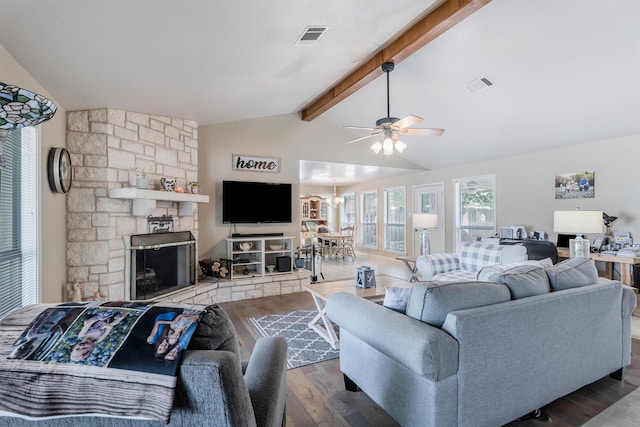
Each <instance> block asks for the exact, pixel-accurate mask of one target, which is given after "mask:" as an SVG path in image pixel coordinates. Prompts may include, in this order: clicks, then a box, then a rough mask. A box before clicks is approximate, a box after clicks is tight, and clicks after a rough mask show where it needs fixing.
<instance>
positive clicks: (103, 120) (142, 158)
mask: <svg viewBox="0 0 640 427" xmlns="http://www.w3.org/2000/svg"><path fill="white" fill-rule="evenodd" d="M67 149H68V150H69V153H70V154H71V160H72V164H73V172H74V181H73V185H72V189H71V191H70V192H69V193H68V194H67V281H68V284H67V291H68V290H69V288H72V286H73V284H75V283H78V284H79V285H80V289H81V292H82V296H83V298H84V299H90V298H93V296H94V295H95V294H96V292H98V291H99V292H100V295H101V296H102V297H103V298H105V299H109V300H116V299H123V298H125V289H124V283H125V245H124V240H123V237H124V236H130V235H132V234H145V233H148V228H147V219H146V217H135V216H133V213H132V201H131V200H124V199H111V198H109V196H108V189H109V188H118V187H134V186H135V179H136V172H135V169H137V170H142V171H144V172H145V173H146V176H147V178H148V179H149V183H150V188H149V189H156V190H159V189H160V184H159V182H160V178H161V177H168V178H176V179H177V181H178V182H177V185H178V186H179V187H183V188H185V189H186V183H187V182H191V181H197V180H198V124H197V123H196V122H194V121H190V120H182V119H176V118H171V117H165V116H157V115H150V114H141V113H134V112H129V111H123V110H114V109H106V108H105V109H99V110H90V111H74V112H68V113H67ZM197 205H198V204H197V203H194V204H193V206H194V209H193V215H191V216H188V217H182V218H177V216H178V205H177V204H176V203H171V202H162V201H158V202H157V205H156V206H157V207H156V209H155V210H154V212H153V213H152V215H153V216H160V215H172V216H173V217H174V219H175V221H174V231H191V232H192V233H193V234H194V236H195V237H196V239H197V238H198V236H197V231H198V216H197V209H198V208H197Z"/></svg>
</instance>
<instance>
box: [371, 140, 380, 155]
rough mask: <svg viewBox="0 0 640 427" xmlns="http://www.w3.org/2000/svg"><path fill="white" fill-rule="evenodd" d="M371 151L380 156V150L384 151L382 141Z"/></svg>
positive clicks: (374, 145) (372, 147)
mask: <svg viewBox="0 0 640 427" xmlns="http://www.w3.org/2000/svg"><path fill="white" fill-rule="evenodd" d="M371 149H372V150H373V152H374V153H376V154H378V153H379V152H380V150H382V143H381V142H380V141H376V143H375V144H373V145H372V146H371Z"/></svg>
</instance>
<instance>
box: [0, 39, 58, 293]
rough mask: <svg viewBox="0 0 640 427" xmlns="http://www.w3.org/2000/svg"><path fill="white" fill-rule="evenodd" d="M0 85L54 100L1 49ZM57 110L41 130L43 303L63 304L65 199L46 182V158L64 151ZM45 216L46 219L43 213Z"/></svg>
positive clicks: (0, 47) (1, 47)
mask: <svg viewBox="0 0 640 427" xmlns="http://www.w3.org/2000/svg"><path fill="white" fill-rule="evenodd" d="M0 81H2V82H3V83H7V84H13V85H16V86H20V87H23V88H25V89H28V90H30V91H33V92H35V93H38V94H41V95H43V96H46V97H47V98H50V99H52V100H53V101H54V102H56V100H55V99H53V98H52V97H51V95H50V94H49V93H48V92H47V91H46V89H45V88H43V87H42V86H41V85H40V84H39V83H38V82H37V81H36V80H35V79H34V78H33V77H32V76H31V74H29V73H28V72H27V71H26V70H25V69H24V68H23V67H22V66H21V65H20V64H19V63H18V62H17V61H16V60H15V59H14V58H13V57H12V56H11V54H9V52H7V50H6V49H5V48H4V47H3V46H2V45H0ZM56 105H57V106H58V110H57V112H56V115H55V116H54V117H53V119H51V120H49V121H47V122H46V123H44V124H42V125H41V126H40V130H41V133H40V160H39V165H38V170H39V172H40V194H41V198H40V213H41V215H40V218H41V224H42V225H41V228H42V233H41V236H42V238H41V240H40V241H41V246H40V252H41V255H42V271H41V276H40V277H41V283H42V289H41V300H42V301H43V302H59V301H62V298H63V294H62V292H63V291H62V289H63V285H64V284H65V282H66V270H67V268H66V259H65V252H66V250H65V248H66V241H67V236H66V203H65V202H66V197H65V196H64V195H61V194H55V193H53V192H51V190H50V189H49V184H48V182H47V155H48V154H49V150H50V149H51V147H64V146H65V144H66V141H65V129H66V117H65V116H66V112H65V110H64V109H63V108H62V107H61V106H60V103H58V102H56ZM43 212H46V213H47V214H46V215H43V214H42V213H43Z"/></svg>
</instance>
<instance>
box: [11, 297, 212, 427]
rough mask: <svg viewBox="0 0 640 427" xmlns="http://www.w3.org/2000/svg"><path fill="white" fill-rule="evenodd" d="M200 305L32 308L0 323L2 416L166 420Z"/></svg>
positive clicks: (121, 303)
mask: <svg viewBox="0 0 640 427" xmlns="http://www.w3.org/2000/svg"><path fill="white" fill-rule="evenodd" d="M204 308H205V306H201V305H195V306H194V305H184V304H172V303H153V302H148V301H113V302H99V303H64V304H56V305H52V304H36V305H31V306H27V307H24V308H21V309H18V310H14V311H13V312H11V313H9V314H8V315H7V316H5V317H4V318H3V319H2V320H0V414H2V415H9V416H20V417H24V418H29V419H43V418H46V417H52V416H77V415H107V416H114V417H126V418H145V419H155V420H159V421H162V422H164V423H168V422H169V418H170V414H171V408H172V407H173V397H174V391H175V386H176V373H177V370H178V364H179V361H180V355H181V352H182V351H183V350H184V349H186V348H187V345H188V343H189V340H190V339H191V336H192V335H193V332H194V330H195V328H196V326H197V323H198V321H199V320H200V317H201V314H202V311H203V310H204Z"/></svg>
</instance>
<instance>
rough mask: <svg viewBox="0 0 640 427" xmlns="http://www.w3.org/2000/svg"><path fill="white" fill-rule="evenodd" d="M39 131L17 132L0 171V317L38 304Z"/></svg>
mask: <svg viewBox="0 0 640 427" xmlns="http://www.w3.org/2000/svg"><path fill="white" fill-rule="evenodd" d="M37 146H38V144H37V129H36V128H34V127H26V128H23V129H21V130H14V131H12V132H11V133H10V134H9V138H7V140H6V141H5V143H4V146H3V152H4V155H5V159H6V160H7V162H6V165H5V167H4V168H0V230H1V231H0V317H3V316H4V315H5V314H6V313H8V312H9V311H11V310H13V309H14V308H18V307H22V306H24V305H27V304H35V303H36V302H38V299H39V298H38V281H39V277H38V276H39V274H38V273H39V260H38V256H39V254H38V250H37V241H38V239H37V236H38V220H37V194H38V192H37V190H38V184H37V183H38V175H37V165H38V155H37V153H38V149H37Z"/></svg>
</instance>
